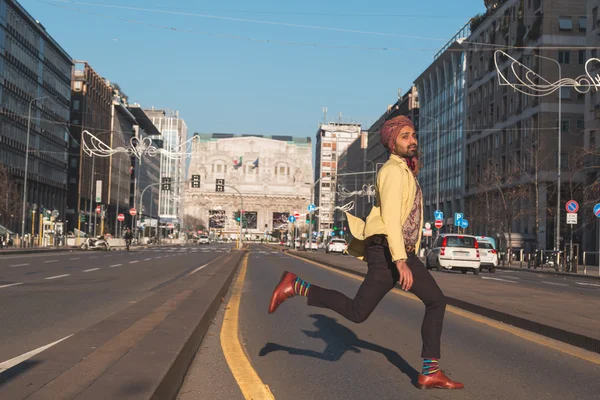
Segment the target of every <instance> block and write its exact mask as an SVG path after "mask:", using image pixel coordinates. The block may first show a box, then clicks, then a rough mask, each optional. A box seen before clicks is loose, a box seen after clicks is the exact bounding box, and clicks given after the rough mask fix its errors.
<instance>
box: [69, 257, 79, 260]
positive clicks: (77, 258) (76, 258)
mask: <svg viewBox="0 0 600 400" xmlns="http://www.w3.org/2000/svg"><path fill="white" fill-rule="evenodd" d="M80 258H81V257H73V258H69V260H79V259H80Z"/></svg>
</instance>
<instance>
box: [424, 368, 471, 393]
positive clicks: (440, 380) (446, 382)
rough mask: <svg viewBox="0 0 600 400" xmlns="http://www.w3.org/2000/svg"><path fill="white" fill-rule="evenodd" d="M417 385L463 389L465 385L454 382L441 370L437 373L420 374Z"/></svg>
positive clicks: (431, 387) (428, 387) (430, 387)
mask: <svg viewBox="0 0 600 400" xmlns="http://www.w3.org/2000/svg"><path fill="white" fill-rule="evenodd" d="M417 387H418V388H419V389H462V388H464V387H465V385H463V384H462V383H460V382H454V381H453V380H452V379H450V378H448V377H447V376H446V375H444V373H443V372H442V371H441V370H439V371H438V372H436V373H435V374H431V375H419V381H418V383H417Z"/></svg>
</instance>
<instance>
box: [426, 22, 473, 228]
mask: <svg viewBox="0 0 600 400" xmlns="http://www.w3.org/2000/svg"><path fill="white" fill-rule="evenodd" d="M468 35H469V28H468V26H465V27H463V29H461V30H460V31H459V32H458V33H457V34H456V35H455V36H454V37H453V38H452V39H451V41H450V42H448V44H447V45H446V46H445V47H444V48H443V49H442V50H440V52H439V53H438V54H437V55H436V58H435V60H434V62H433V63H432V64H431V65H430V66H429V67H428V68H427V69H426V70H425V71H424V72H423V73H422V74H421V75H420V76H419V77H418V78H417V79H416V80H415V85H416V86H417V88H418V93H419V101H420V112H419V142H420V147H421V151H422V156H421V160H422V165H423V166H422V169H421V170H420V172H419V182H420V184H421V188H422V190H423V196H424V218H425V220H426V221H433V214H434V211H435V210H437V209H440V210H441V211H443V212H444V216H445V220H444V225H445V226H446V227H445V228H443V229H446V230H450V229H451V227H452V225H453V220H452V218H453V216H454V213H456V212H464V193H465V157H464V151H465V140H466V133H465V117H466V113H465V111H466V109H465V105H466V104H465V99H466V79H465V78H466V76H465V71H466V54H465V52H464V51H463V47H462V44H461V43H462V40H463V38H465V37H468ZM438 146H439V147H438Z"/></svg>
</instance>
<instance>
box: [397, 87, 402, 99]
mask: <svg viewBox="0 0 600 400" xmlns="http://www.w3.org/2000/svg"><path fill="white" fill-rule="evenodd" d="M398 101H402V88H398Z"/></svg>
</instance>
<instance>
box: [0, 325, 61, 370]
mask: <svg viewBox="0 0 600 400" xmlns="http://www.w3.org/2000/svg"><path fill="white" fill-rule="evenodd" d="M71 336H73V334H70V335H69V336H66V337H64V338H62V339H59V340H57V341H56V342H53V343H50V344H47V345H45V346H42V347H38V348H37V349H35V350H31V351H30V352H28V353H25V354H21V355H20V356H17V357H15V358H11V359H10V360H8V361H4V362H3V363H0V373H2V372H4V371H6V370H7V369H10V368H12V367H14V366H15V365H18V364H20V363H22V362H23V361H25V360H28V359H30V358H31V357H33V356H35V355H36V354H39V353H41V352H42V351H44V350H46V349H49V348H50V347H52V346H54V345H55V344H58V343H60V342H62V341H63V340H65V339H68V338H70V337H71Z"/></svg>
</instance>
